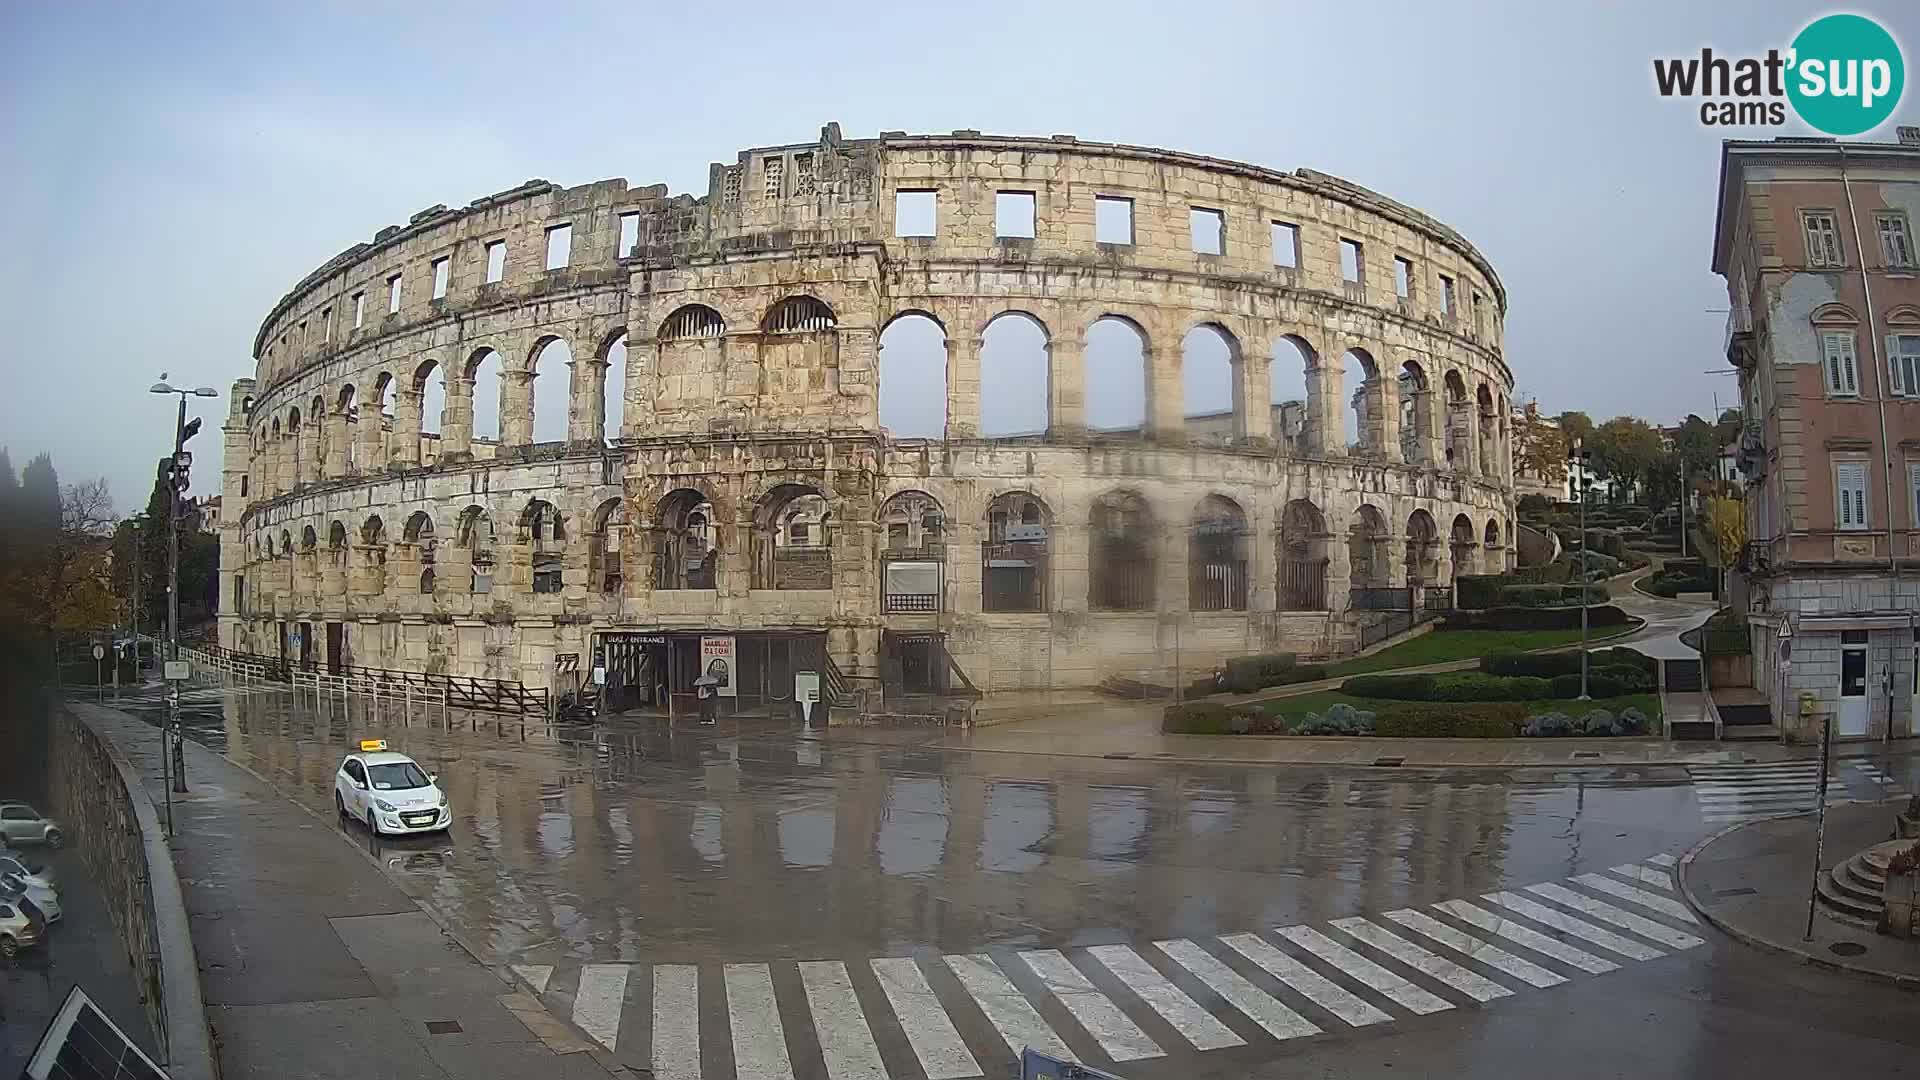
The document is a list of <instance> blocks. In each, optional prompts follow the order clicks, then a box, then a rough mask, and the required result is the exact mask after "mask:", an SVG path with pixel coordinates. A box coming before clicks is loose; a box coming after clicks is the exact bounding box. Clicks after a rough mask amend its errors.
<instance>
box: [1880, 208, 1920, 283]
mask: <svg viewBox="0 0 1920 1080" xmlns="http://www.w3.org/2000/svg"><path fill="white" fill-rule="evenodd" d="M1874 223H1875V224H1876V225H1878V226H1879V229H1880V255H1881V257H1882V258H1884V259H1886V262H1887V267H1888V268H1889V269H1895V270H1911V269H1913V238H1912V236H1911V235H1909V234H1908V232H1907V216H1906V215H1905V214H1875V215H1874Z"/></svg>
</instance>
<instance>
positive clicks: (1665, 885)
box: [1612, 863, 1673, 892]
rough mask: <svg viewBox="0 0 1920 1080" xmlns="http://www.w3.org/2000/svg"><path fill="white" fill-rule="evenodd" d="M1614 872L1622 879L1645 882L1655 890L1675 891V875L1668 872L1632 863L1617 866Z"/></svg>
mask: <svg viewBox="0 0 1920 1080" xmlns="http://www.w3.org/2000/svg"><path fill="white" fill-rule="evenodd" d="M1612 870H1613V872H1614V873H1616V874H1619V875H1620V876H1621V877H1624V878H1632V879H1633V880H1635V881H1644V882H1646V883H1647V884H1649V885H1652V886H1654V887H1655V888H1660V889H1665V890H1667V891H1668V892H1672V891H1673V875H1672V874H1671V873H1669V872H1668V871H1665V870H1654V869H1650V868H1648V867H1645V866H1635V865H1634V864H1632V863H1627V864H1625V865H1623V866H1615V867H1613V868H1612Z"/></svg>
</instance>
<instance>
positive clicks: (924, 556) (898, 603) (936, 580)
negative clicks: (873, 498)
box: [880, 491, 947, 614]
mask: <svg viewBox="0 0 1920 1080" xmlns="http://www.w3.org/2000/svg"><path fill="white" fill-rule="evenodd" d="M880 525H881V528H882V529H884V530H885V532H884V535H885V537H886V540H885V547H884V548H883V549H882V551H881V559H880V561H881V568H880V569H881V576H880V583H881V610H882V611H885V612H887V613H888V614H928V613H932V612H937V611H939V610H940V609H941V602H940V601H941V598H942V596H943V595H944V594H945V591H946V590H945V584H946V558H947V545H946V515H945V513H944V512H943V511H942V510H941V509H940V503H939V502H938V501H937V500H936V499H934V497H933V496H931V495H929V494H927V493H926V492H924V491H903V492H901V493H900V494H898V495H895V496H894V497H892V498H891V499H888V500H887V501H886V503H885V504H884V505H882V506H881V507H880Z"/></svg>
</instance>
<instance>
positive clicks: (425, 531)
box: [400, 510, 438, 595]
mask: <svg viewBox="0 0 1920 1080" xmlns="http://www.w3.org/2000/svg"><path fill="white" fill-rule="evenodd" d="M400 538H401V539H402V540H404V541H406V542H407V543H409V544H412V545H414V546H415V547H416V548H418V549H419V554H420V567H421V572H420V592H421V594H422V595H432V593H433V565H434V552H435V549H436V548H437V547H438V544H437V542H436V541H435V539H434V535H433V518H431V517H429V516H428V515H427V512H426V511H424V510H415V511H414V512H413V513H412V514H410V515H408V517H407V523H406V524H405V525H404V526H402V527H401V530H400Z"/></svg>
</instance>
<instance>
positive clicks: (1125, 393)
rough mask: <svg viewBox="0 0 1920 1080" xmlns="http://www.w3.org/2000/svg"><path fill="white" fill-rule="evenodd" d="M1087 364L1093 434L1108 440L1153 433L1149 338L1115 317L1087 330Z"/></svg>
mask: <svg viewBox="0 0 1920 1080" xmlns="http://www.w3.org/2000/svg"><path fill="white" fill-rule="evenodd" d="M1081 363H1082V366H1083V369H1084V370H1085V372H1086V375H1085V381H1084V384H1083V386H1082V390H1081V392H1082V395H1083V400H1084V401H1085V411H1086V417H1087V430H1089V431H1091V432H1095V433H1097V434H1102V435H1140V434H1144V433H1145V432H1146V430H1147V380H1148V379H1149V378H1150V375H1149V373H1148V371H1147V335H1146V333H1145V332H1144V331H1142V330H1141V329H1140V328H1139V327H1138V326H1135V325H1134V324H1133V323H1132V322H1131V321H1130V320H1127V319H1122V318H1119V317H1117V316H1113V315H1105V316H1102V317H1100V318H1098V319H1095V320H1094V322H1093V325H1092V326H1089V327H1087V344H1086V349H1085V350H1084V352H1083V354H1082V357H1081Z"/></svg>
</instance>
